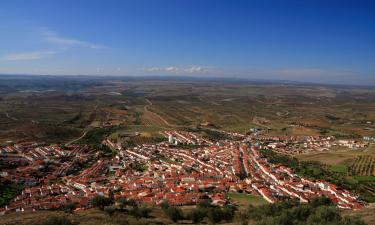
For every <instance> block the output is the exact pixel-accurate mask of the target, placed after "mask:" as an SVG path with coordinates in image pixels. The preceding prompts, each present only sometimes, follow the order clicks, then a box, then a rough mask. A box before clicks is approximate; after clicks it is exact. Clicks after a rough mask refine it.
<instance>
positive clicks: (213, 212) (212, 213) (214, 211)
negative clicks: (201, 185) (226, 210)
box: [207, 207, 223, 223]
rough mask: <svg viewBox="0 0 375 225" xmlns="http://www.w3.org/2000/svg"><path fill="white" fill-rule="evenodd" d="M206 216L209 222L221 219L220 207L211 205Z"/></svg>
mask: <svg viewBox="0 0 375 225" xmlns="http://www.w3.org/2000/svg"><path fill="white" fill-rule="evenodd" d="M207 217H208V219H209V220H210V222H211V223H218V222H220V221H221V220H223V212H222V211H221V209H220V208H217V207H213V208H210V209H209V210H208V213H207Z"/></svg>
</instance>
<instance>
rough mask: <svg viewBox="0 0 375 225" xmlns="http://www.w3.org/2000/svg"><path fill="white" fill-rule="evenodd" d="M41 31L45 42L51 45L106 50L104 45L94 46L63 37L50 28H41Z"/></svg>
mask: <svg viewBox="0 0 375 225" xmlns="http://www.w3.org/2000/svg"><path fill="white" fill-rule="evenodd" d="M40 30H41V35H42V37H43V40H45V41H47V42H49V43H53V44H58V45H64V46H80V47H85V48H94V49H99V48H106V47H105V46H103V45H99V44H94V43H91V42H87V41H81V40H78V39H74V38H67V37H62V36H60V35H59V34H58V33H56V32H53V31H51V30H49V29H48V28H40Z"/></svg>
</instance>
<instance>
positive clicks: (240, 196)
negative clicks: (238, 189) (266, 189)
mask: <svg viewBox="0 0 375 225" xmlns="http://www.w3.org/2000/svg"><path fill="white" fill-rule="evenodd" d="M228 197H229V198H230V199H231V200H233V201H235V202H236V203H238V204H239V205H242V206H248V205H263V204H267V201H266V200H264V198H263V197H262V196H256V195H251V194H246V193H228Z"/></svg>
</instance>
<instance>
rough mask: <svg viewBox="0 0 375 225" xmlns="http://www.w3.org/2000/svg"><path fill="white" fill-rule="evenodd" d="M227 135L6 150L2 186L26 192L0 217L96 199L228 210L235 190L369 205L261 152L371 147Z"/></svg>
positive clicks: (177, 134)
mask: <svg viewBox="0 0 375 225" xmlns="http://www.w3.org/2000/svg"><path fill="white" fill-rule="evenodd" d="M225 134H226V135H227V137H228V139H223V140H216V141H214V140H209V139H207V138H205V137H202V136H200V135H199V134H196V133H194V132H187V131H164V132H161V135H163V136H164V137H165V138H166V140H167V141H162V142H160V143H157V144H142V145H139V146H135V147H123V146H122V145H121V143H120V142H116V141H115V140H111V139H108V138H107V139H105V140H103V142H102V144H104V145H105V146H107V147H108V148H109V149H112V150H113V152H115V154H113V155H111V156H103V155H101V154H100V153H98V152H96V151H95V149H91V148H90V147H89V146H86V145H78V144H70V145H64V146H59V145H43V144H37V143H23V144H15V145H9V146H6V147H2V148H1V149H0V161H1V162H3V163H4V164H6V165H8V166H7V167H6V168H4V169H2V170H1V172H0V179H1V181H7V182H12V183H17V184H21V185H23V187H24V188H23V190H22V192H21V193H20V194H19V195H17V196H16V197H15V198H14V199H12V200H11V202H10V203H9V204H8V205H6V206H5V207H4V208H1V209H0V214H2V215H4V214H8V213H11V212H26V211H36V210H45V209H56V208H59V207H62V206H64V205H67V204H69V203H72V202H73V203H75V204H77V207H78V209H86V208H90V207H92V204H91V199H92V198H94V197H95V196H98V195H102V196H110V195H112V196H113V198H114V199H121V198H126V199H133V200H135V201H136V202H138V203H140V204H152V205H159V204H161V203H163V202H168V203H169V204H170V205H175V206H183V205H195V204H197V203H199V202H200V201H202V200H203V199H210V200H211V201H212V204H214V205H218V206H224V205H227V204H231V201H230V199H229V198H228V196H227V194H228V193H230V192H235V193H236V192H240V193H249V194H253V195H260V196H262V197H263V198H264V199H265V200H266V201H268V202H270V203H274V202H278V201H283V200H285V199H290V198H295V199H298V200H299V201H300V202H302V203H307V202H309V200H310V199H313V198H314V197H318V196H322V195H324V196H327V197H328V198H330V199H331V201H332V202H333V203H334V204H335V205H336V206H337V207H338V208H341V209H351V210H357V209H360V208H362V207H364V205H365V203H364V202H363V201H362V200H361V198H360V196H359V195H358V194H356V193H353V192H350V191H348V190H345V189H342V188H339V187H338V186H336V185H334V184H331V183H329V182H326V181H324V180H312V179H307V178H304V177H300V176H299V175H297V174H296V173H295V172H294V171H293V170H292V169H291V168H288V167H286V166H283V165H280V164H273V163H271V162H270V161H269V160H268V159H267V158H266V157H264V156H263V155H262V153H261V152H262V151H263V149H274V150H275V151H276V152H280V153H286V154H289V153H290V152H297V153H301V152H306V151H313V150H315V151H322V149H325V150H326V149H329V147H330V146H332V145H345V146H347V147H348V148H353V147H361V146H365V145H366V143H362V142H361V143H356V142H354V141H350V140H349V141H348V140H345V141H344V140H335V139H334V138H333V137H304V138H291V137H289V138H285V137H274V138H270V137H268V138H265V137H263V136H261V135H252V134H249V135H242V134H238V133H225ZM290 143H293V145H291V144H290ZM293 146H294V148H293Z"/></svg>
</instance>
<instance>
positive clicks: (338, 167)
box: [331, 164, 348, 174]
mask: <svg viewBox="0 0 375 225" xmlns="http://www.w3.org/2000/svg"><path fill="white" fill-rule="evenodd" d="M331 171H333V172H338V173H345V174H346V173H347V172H348V167H347V166H346V165H343V164H337V165H333V166H331Z"/></svg>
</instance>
